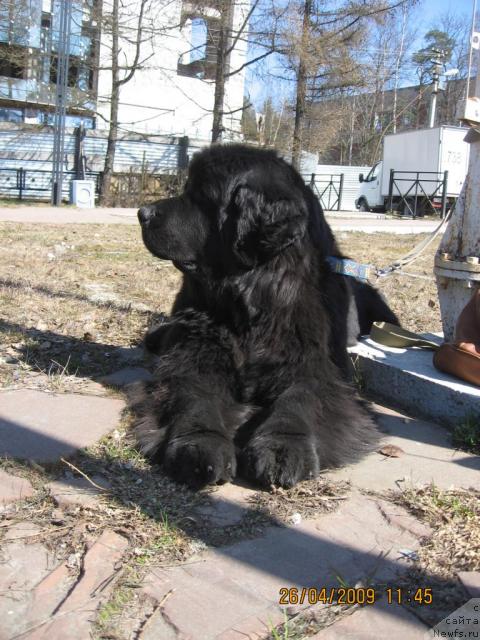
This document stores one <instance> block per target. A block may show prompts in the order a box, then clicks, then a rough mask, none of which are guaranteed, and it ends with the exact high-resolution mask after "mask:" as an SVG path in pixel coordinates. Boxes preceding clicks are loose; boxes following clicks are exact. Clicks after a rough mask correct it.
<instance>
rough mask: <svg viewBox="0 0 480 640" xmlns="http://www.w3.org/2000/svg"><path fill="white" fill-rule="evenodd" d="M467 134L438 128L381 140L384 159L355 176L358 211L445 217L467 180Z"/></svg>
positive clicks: (410, 132) (405, 132)
mask: <svg viewBox="0 0 480 640" xmlns="http://www.w3.org/2000/svg"><path fill="white" fill-rule="evenodd" d="M467 131H468V129H464V128H461V127H451V126H441V127H434V128H432V129H419V130H416V131H404V132H402V133H396V134H392V135H388V136H385V138H384V141H383V158H382V160H381V161H380V162H377V163H376V164H375V165H374V166H373V167H372V168H371V170H370V172H369V173H368V174H367V175H366V176H364V175H363V173H361V174H360V175H359V177H358V179H359V182H360V188H359V192H358V195H357V198H356V200H355V206H356V207H357V209H358V210H360V211H389V210H394V211H400V212H401V213H402V214H404V215H413V216H414V217H415V216H417V215H418V216H423V215H426V214H430V213H434V212H437V211H438V210H440V211H441V213H442V215H445V211H446V210H447V209H448V208H449V207H450V206H451V205H452V203H453V202H454V201H455V199H456V198H457V197H458V195H459V194H460V190H461V188H462V185H463V182H464V180H465V176H466V175H467V170H468V155H469V147H470V145H469V144H467V143H466V142H465V141H464V138H465V135H466V134H467Z"/></svg>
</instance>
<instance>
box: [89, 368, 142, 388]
mask: <svg viewBox="0 0 480 640" xmlns="http://www.w3.org/2000/svg"><path fill="white" fill-rule="evenodd" d="M152 378H153V376H152V374H151V373H150V371H148V370H147V369H144V368H143V367H125V368H124V369H120V370H119V371H115V372H114V373H111V374H110V375H108V376H103V377H102V378H100V380H101V382H103V383H104V384H108V385H111V386H112V387H125V386H126V385H127V384H133V383H134V382H145V381H148V380H152Z"/></svg>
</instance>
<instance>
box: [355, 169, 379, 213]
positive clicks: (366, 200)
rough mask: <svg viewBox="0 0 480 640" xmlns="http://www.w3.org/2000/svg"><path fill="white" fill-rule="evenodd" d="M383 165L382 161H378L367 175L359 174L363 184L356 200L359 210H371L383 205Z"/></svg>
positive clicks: (359, 179)
mask: <svg viewBox="0 0 480 640" xmlns="http://www.w3.org/2000/svg"><path fill="white" fill-rule="evenodd" d="M382 166H383V163H382V161H380V162H377V163H376V164H374V165H373V167H372V168H371V169H370V171H369V172H368V174H367V175H366V176H364V175H363V173H361V174H360V175H359V176H358V181H359V182H360V184H361V186H360V189H359V192H358V198H357V199H356V200H355V206H356V208H357V209H358V210H359V211H371V210H372V209H375V208H377V207H381V206H383V198H382V193H381V185H382Z"/></svg>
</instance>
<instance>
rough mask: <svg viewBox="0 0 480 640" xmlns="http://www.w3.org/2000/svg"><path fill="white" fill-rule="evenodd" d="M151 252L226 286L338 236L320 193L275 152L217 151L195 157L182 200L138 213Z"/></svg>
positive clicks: (236, 148) (222, 148)
mask: <svg viewBox="0 0 480 640" xmlns="http://www.w3.org/2000/svg"><path fill="white" fill-rule="evenodd" d="M138 217H139V220H140V224H141V227H142V235H143V240H144V242H145V245H146V247H147V248H148V249H149V250H150V251H151V252H152V253H153V254H154V255H155V256H157V257H159V258H162V259H164V260H171V261H172V262H173V263H174V264H175V266H176V267H177V268H179V269H180V270H181V271H183V272H185V273H191V274H192V275H197V277H199V278H200V277H201V276H202V275H209V276H211V277H216V278H222V277H224V276H225V275H233V274H235V273H238V272H241V271H245V270H250V269H252V268H255V267H257V266H259V265H261V264H264V263H266V262H268V261H270V260H272V259H273V258H274V257H276V256H278V255H279V254H281V253H282V252H284V251H286V250H288V248H289V247H293V246H296V247H299V248H301V247H302V246H303V245H305V244H306V243H307V242H308V241H310V242H311V243H312V244H313V245H314V246H316V247H317V248H318V250H320V251H323V252H324V253H327V252H328V246H327V245H329V244H330V243H331V242H332V241H333V239H332V235H331V232H330V230H329V228H328V225H327V224H326V222H325V220H324V218H323V213H322V210H321V208H320V205H319V203H318V201H317V199H316V198H315V197H314V195H313V193H312V191H311V190H310V189H309V188H308V187H306V186H305V183H304V181H303V180H302V178H301V176H300V175H299V174H298V173H297V172H296V171H295V170H294V169H293V168H292V167H291V166H290V165H289V164H287V163H286V162H285V161H284V160H282V159H281V158H279V157H278V156H277V155H276V154H275V153H274V152H272V151H266V150H261V149H256V148H250V147H245V146H242V145H223V146H214V147H211V148H209V149H206V150H204V151H202V152H200V153H199V154H197V155H195V156H194V157H193V160H192V162H191V164H190V167H189V173H188V179H187V182H186V185H185V189H184V192H183V193H182V195H180V196H179V197H176V198H169V199H166V200H159V201H158V202H155V203H153V204H151V205H148V206H143V207H141V209H140V210H139V212H138Z"/></svg>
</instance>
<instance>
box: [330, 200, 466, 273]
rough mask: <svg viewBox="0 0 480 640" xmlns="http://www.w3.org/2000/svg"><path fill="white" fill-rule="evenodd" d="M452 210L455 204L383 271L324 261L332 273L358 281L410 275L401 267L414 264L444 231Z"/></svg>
mask: <svg viewBox="0 0 480 640" xmlns="http://www.w3.org/2000/svg"><path fill="white" fill-rule="evenodd" d="M454 210H455V204H454V205H453V206H452V207H451V209H450V210H449V212H448V213H447V215H446V216H445V218H443V219H442V221H441V222H440V224H439V225H438V226H437V227H436V228H435V229H434V230H433V231H432V232H431V233H430V235H428V236H427V237H426V238H424V239H423V240H422V241H421V242H419V243H418V244H417V245H416V246H415V247H414V248H413V249H412V250H411V251H409V252H408V253H407V254H406V255H404V256H403V257H401V258H398V260H395V261H394V262H392V263H391V264H389V265H388V266H387V267H384V268H383V269H379V268H378V267H376V266H375V265H373V264H361V263H360V262H355V260H351V259H350V258H338V257H337V256H328V257H327V258H326V259H325V261H326V262H327V264H328V265H329V266H330V268H331V269H332V271H333V272H334V273H338V274H340V275H343V276H350V277H352V278H358V279H359V280H370V279H371V277H372V276H376V277H377V278H386V277H387V276H391V275H393V274H394V273H396V272H397V273H401V274H402V275H410V274H407V273H402V272H401V271H400V270H401V269H402V268H403V267H406V266H407V265H409V264H411V263H412V262H414V261H415V260H416V259H417V258H418V257H419V256H420V255H421V254H422V253H423V252H424V251H425V249H426V248H427V247H428V246H429V245H430V244H431V243H432V242H433V241H434V239H435V238H436V237H437V235H438V234H439V233H440V232H441V231H443V230H444V228H445V227H446V225H447V222H448V221H449V220H450V218H451V217H452V214H453V211H454Z"/></svg>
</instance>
